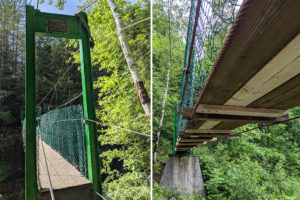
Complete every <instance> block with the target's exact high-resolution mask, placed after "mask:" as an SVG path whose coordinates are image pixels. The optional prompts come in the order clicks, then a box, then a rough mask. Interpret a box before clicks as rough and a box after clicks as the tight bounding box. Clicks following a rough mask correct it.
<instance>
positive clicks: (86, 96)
mask: <svg viewBox="0 0 300 200" xmlns="http://www.w3.org/2000/svg"><path fill="white" fill-rule="evenodd" d="M82 14H83V16H84V17H85V19H86V20H87V15H86V14H85V13H82ZM81 26H82V39H81V40H80V62H81V78H82V93H83V109H84V117H85V118H87V119H91V120H95V118H96V116H95V100H94V91H93V80H92V68H91V56H90V43H89V35H88V32H87V30H86V29H85V27H84V26H83V24H81ZM85 131H86V143H87V157H88V174H89V180H90V181H91V182H92V183H93V187H94V199H99V200H100V197H98V196H97V195H96V194H95V193H96V192H98V193H100V194H102V186H101V176H100V165H99V153H98V142H97V141H98V137H97V131H96V124H95V123H93V122H89V121H87V122H86V123H85Z"/></svg>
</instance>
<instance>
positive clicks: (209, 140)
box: [179, 138, 217, 143]
mask: <svg viewBox="0 0 300 200" xmlns="http://www.w3.org/2000/svg"><path fill="white" fill-rule="evenodd" d="M216 140H217V138H194V139H191V138H179V142H181V143H182V142H206V141H207V142H213V141H216Z"/></svg>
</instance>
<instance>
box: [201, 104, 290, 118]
mask: <svg viewBox="0 0 300 200" xmlns="http://www.w3.org/2000/svg"><path fill="white" fill-rule="evenodd" d="M196 112H197V113H207V114H221V115H239V116H256V117H280V116H282V115H284V114H285V110H278V109H266V108H249V107H245V106H228V105H208V104H200V105H199V106H198V107H197V110H196Z"/></svg>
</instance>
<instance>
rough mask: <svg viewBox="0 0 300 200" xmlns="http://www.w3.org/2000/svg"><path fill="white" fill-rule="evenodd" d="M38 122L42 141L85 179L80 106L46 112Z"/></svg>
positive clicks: (85, 160)
mask: <svg viewBox="0 0 300 200" xmlns="http://www.w3.org/2000/svg"><path fill="white" fill-rule="evenodd" d="M38 121H39V124H40V130H41V137H42V140H43V141H45V142H46V143H47V144H48V145H49V146H50V147H52V149H54V150H55V151H57V152H58V153H59V154H60V155H61V156H62V157H64V158H65V159H66V160H67V161H69V163H71V164H72V165H73V166H74V167H75V168H76V169H78V170H79V171H80V172H81V174H82V175H83V176H85V177H87V159H86V148H85V146H86V142H85V132H84V124H83V111H82V107H81V105H76V106H69V107H66V108H62V109H58V110H54V111H51V112H48V113H46V114H44V115H41V116H40V117H39V119H38ZM37 133H38V130H37Z"/></svg>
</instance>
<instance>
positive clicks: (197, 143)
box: [176, 142, 206, 146]
mask: <svg viewBox="0 0 300 200" xmlns="http://www.w3.org/2000/svg"><path fill="white" fill-rule="evenodd" d="M205 143H206V142H205ZM201 144H204V142H195V143H176V146H181V145H183V146H184V145H185V146H198V145H201Z"/></svg>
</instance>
